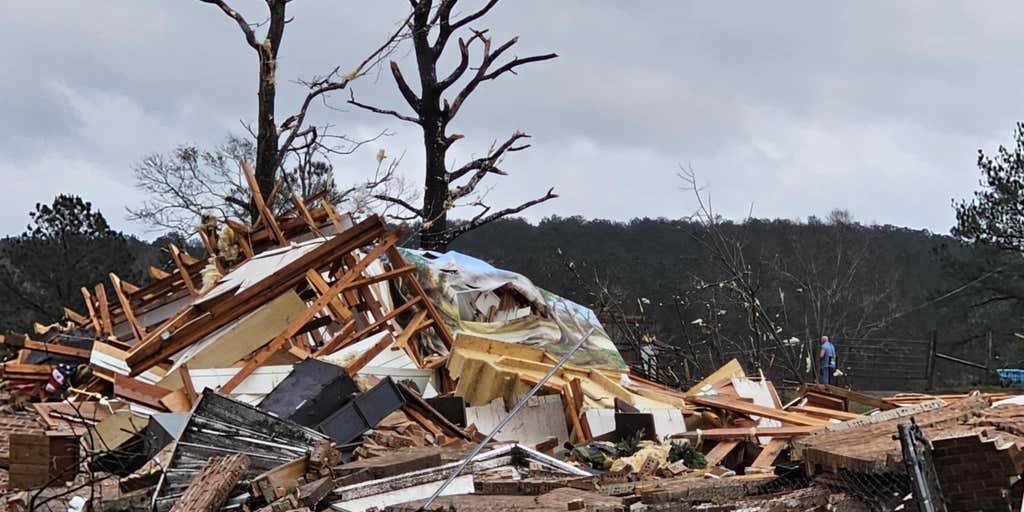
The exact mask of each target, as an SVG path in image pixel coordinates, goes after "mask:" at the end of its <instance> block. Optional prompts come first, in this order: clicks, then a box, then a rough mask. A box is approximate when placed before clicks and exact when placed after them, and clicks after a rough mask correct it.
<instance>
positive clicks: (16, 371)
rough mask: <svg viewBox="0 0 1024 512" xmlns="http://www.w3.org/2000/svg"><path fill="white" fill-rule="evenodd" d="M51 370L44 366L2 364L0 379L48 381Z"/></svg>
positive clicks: (0, 365) (48, 366) (0, 366)
mask: <svg viewBox="0 0 1024 512" xmlns="http://www.w3.org/2000/svg"><path fill="white" fill-rule="evenodd" d="M23 353H24V352H23ZM52 371H53V368H52V367H50V365H46V364H24V363H3V364H0V377H2V378H3V379H5V380H41V381H45V380H49V379H50V372H52Z"/></svg>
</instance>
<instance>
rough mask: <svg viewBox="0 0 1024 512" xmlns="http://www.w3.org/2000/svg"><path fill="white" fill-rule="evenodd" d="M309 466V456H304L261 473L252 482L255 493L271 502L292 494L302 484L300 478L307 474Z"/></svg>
mask: <svg viewBox="0 0 1024 512" xmlns="http://www.w3.org/2000/svg"><path fill="white" fill-rule="evenodd" d="M308 466H309V458H308V457H306V456H302V457H299V458H297V459H295V460H293V461H291V462H288V463H285V464H281V465H280V466H277V467H276V468H274V469H271V470H270V471H266V472H264V473H262V474H260V475H259V476H257V477H256V478H253V479H252V482H250V485H251V486H252V493H253V495H255V496H262V497H263V499H265V500H267V501H268V502H270V501H274V500H276V499H278V498H282V497H284V495H285V494H290V493H291V492H292V491H294V490H296V489H298V488H299V485H301V483H300V482H299V479H301V478H303V477H304V476H305V475H306V468H307V467H308Z"/></svg>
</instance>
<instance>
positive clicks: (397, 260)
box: [388, 247, 455, 349]
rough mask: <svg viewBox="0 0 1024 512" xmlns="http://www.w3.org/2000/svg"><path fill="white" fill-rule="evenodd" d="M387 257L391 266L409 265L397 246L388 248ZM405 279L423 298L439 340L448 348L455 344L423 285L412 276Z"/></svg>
mask: <svg viewBox="0 0 1024 512" xmlns="http://www.w3.org/2000/svg"><path fill="white" fill-rule="evenodd" d="M388 259H390V260H391V266H392V267H397V268H401V267H407V266H409V265H408V264H407V263H406V262H405V259H404V258H402V253H401V252H399V251H398V248H397V247H391V248H389V249H388ZM407 281H408V282H409V284H410V285H411V286H412V288H413V291H415V292H416V295H418V296H420V297H423V298H424V300H423V304H424V305H425V306H426V307H427V310H428V311H430V319H431V320H433V322H434V330H435V331H437V334H438V335H439V336H440V338H441V341H443V342H444V344H445V346H447V347H448V348H449V349H450V348H452V346H453V345H454V344H455V338H454V337H452V333H451V331H449V330H448V326H446V325H445V323H444V318H442V317H441V315H440V314H438V312H437V308H435V307H434V303H433V302H432V301H431V300H430V296H429V295H427V292H425V291H423V286H421V285H420V281H419V279H416V277H415V276H412V277H410V278H409V279H408V280H407Z"/></svg>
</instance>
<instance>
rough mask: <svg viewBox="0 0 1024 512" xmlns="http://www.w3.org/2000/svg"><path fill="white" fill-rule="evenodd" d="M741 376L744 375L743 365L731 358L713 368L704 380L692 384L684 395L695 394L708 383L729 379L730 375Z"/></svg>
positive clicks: (713, 383)
mask: <svg viewBox="0 0 1024 512" xmlns="http://www.w3.org/2000/svg"><path fill="white" fill-rule="evenodd" d="M743 376H744V373H743V366H741V365H740V362H739V361H738V360H736V359H733V360H731V361H729V362H728V363H725V364H724V365H723V366H722V367H721V368H719V369H717V370H715V371H714V372H713V373H712V374H711V375H708V376H707V377H705V378H704V380H702V381H700V382H698V383H697V384H696V385H695V386H693V387H692V388H690V389H689V390H687V391H686V396H692V395H695V394H697V392H699V391H700V390H701V388H703V387H704V386H707V385H709V384H710V385H712V386H713V385H715V384H717V383H719V382H721V381H723V380H726V379H729V378H732V377H743Z"/></svg>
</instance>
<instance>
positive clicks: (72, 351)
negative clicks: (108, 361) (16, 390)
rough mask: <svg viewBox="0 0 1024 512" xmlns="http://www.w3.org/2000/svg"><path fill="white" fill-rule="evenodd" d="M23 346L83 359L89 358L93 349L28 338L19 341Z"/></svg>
mask: <svg viewBox="0 0 1024 512" xmlns="http://www.w3.org/2000/svg"><path fill="white" fill-rule="evenodd" d="M18 343H20V344H21V346H22V347H24V348H27V349H29V350H36V351H39V352H46V353H48V354H60V355H62V356H71V357H79V358H82V359H86V360H88V359H89V356H90V355H91V354H92V351H91V350H88V349H84V348H74V347H68V346H65V345H58V344H56V343H45V342H42V341H33V340H30V339H28V338H24V339H23V340H21V341H19V342H18Z"/></svg>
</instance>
